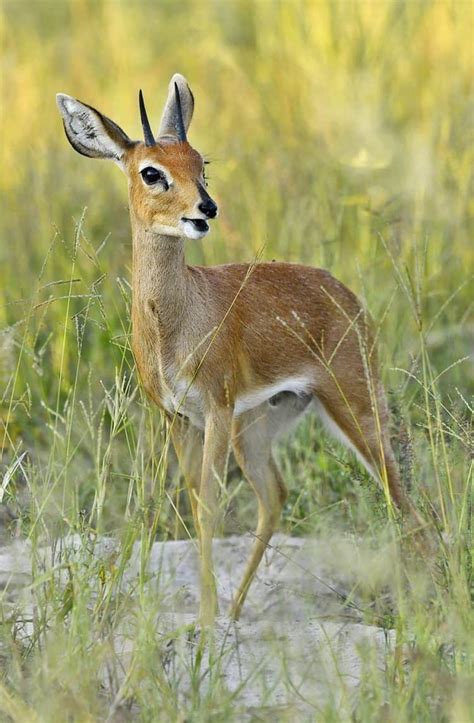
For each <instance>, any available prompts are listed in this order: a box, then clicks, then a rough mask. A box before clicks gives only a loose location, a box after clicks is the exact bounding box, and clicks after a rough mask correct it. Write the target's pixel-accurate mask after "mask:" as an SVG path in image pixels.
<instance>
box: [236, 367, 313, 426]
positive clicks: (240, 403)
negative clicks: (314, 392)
mask: <svg viewBox="0 0 474 723" xmlns="http://www.w3.org/2000/svg"><path fill="white" fill-rule="evenodd" d="M312 385H313V381H312V379H310V378H309V377H288V378H287V379H282V380H281V381H279V382H275V383H274V384H269V385H268V386H266V387H261V388H260V389H255V390H254V391H252V392H249V393H248V394H243V395H242V396H241V397H237V399H236V400H235V407H234V416H235V417H238V416H239V415H240V414H243V413H244V412H247V411H248V410H249V409H254V407H258V406H259V404H263V402H266V401H267V400H268V399H270V397H273V396H275V394H279V393H280V392H292V393H293V394H298V395H303V394H308V393H309V392H311V387H312Z"/></svg>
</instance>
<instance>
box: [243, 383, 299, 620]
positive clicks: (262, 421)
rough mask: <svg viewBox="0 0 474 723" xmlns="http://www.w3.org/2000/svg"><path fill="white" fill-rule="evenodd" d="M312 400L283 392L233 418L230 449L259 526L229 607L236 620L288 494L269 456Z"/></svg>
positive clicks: (275, 465) (272, 459)
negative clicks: (251, 492) (248, 489)
mask: <svg viewBox="0 0 474 723" xmlns="http://www.w3.org/2000/svg"><path fill="white" fill-rule="evenodd" d="M311 400H312V397H311V396H309V395H308V396H306V397H297V396H296V395H295V394H291V393H289V392H284V393H281V394H279V395H276V396H275V397H272V398H271V399H269V400H268V402H265V403H264V404H261V405H260V406H259V407H256V408H255V409H252V410H250V411H248V412H246V413H245V414H242V415H241V416H240V417H237V418H236V419H234V423H233V430H232V446H233V450H234V455H235V458H236V460H237V463H238V464H239V466H240V468H241V470H242V472H243V473H244V475H245V477H246V478H247V479H248V481H249V482H250V484H251V485H252V487H253V489H254V491H255V494H256V496H257V502H258V523H257V529H256V531H255V539H254V543H253V547H252V550H251V553H250V558H249V560H248V562H247V566H246V568H245V572H244V576H243V578H242V581H241V583H240V585H239V587H238V590H237V593H236V595H235V598H234V602H233V604H232V609H231V615H232V617H233V618H234V619H238V618H239V615H240V611H241V609H242V605H243V603H244V600H245V598H246V596H247V592H248V589H249V587H250V584H251V582H252V580H253V578H254V576H255V572H256V570H257V567H258V565H259V563H260V560H261V559H262V556H263V554H264V552H265V549H266V547H267V545H268V543H269V541H270V539H271V537H272V535H273V533H274V531H275V529H276V527H277V525H278V522H279V520H280V516H281V511H282V508H283V505H284V503H285V500H286V497H287V491H286V487H285V484H284V482H283V479H282V476H281V473H280V470H279V469H278V466H277V464H276V462H275V459H274V457H273V453H272V443H273V441H274V440H275V439H276V438H277V437H278V436H279V435H280V434H282V433H283V432H285V431H287V430H288V429H289V428H291V426H292V424H293V423H294V422H295V421H296V420H297V419H298V418H299V417H300V416H301V415H302V414H303V413H304V411H305V410H306V408H307V407H308V405H309V403H310V402H311Z"/></svg>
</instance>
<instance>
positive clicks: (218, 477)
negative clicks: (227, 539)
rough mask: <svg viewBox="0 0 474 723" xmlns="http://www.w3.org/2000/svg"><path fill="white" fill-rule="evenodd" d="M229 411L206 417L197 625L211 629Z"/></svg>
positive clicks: (214, 603)
mask: <svg viewBox="0 0 474 723" xmlns="http://www.w3.org/2000/svg"><path fill="white" fill-rule="evenodd" d="M231 426H232V411H231V410H229V409H218V410H215V409H214V410H213V411H212V413H210V414H209V415H208V416H207V417H206V427H205V432H204V455H203V463H202V474H201V487H200V490H199V501H198V520H199V529H200V545H201V547H200V551H201V605H200V611H199V618H200V622H201V624H202V625H204V626H209V625H212V624H213V622H214V619H215V616H216V614H217V612H218V606H217V592H216V582H215V575H214V565H213V561H212V538H213V536H214V533H215V529H216V526H217V520H218V490H219V485H221V484H222V482H223V479H224V474H225V470H226V466H227V459H228V456H229V448H230V435H231Z"/></svg>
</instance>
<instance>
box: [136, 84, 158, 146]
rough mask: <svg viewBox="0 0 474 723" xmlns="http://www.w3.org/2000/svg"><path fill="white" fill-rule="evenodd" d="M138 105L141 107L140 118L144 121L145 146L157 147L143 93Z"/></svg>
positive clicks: (140, 94) (139, 94) (140, 93)
mask: <svg viewBox="0 0 474 723" xmlns="http://www.w3.org/2000/svg"><path fill="white" fill-rule="evenodd" d="M138 104H139V106H140V118H141V121H142V127H143V135H144V137H145V145H147V146H156V141H155V137H154V135H153V131H152V130H151V126H150V121H149V120H148V116H147V114H146V109H145V101H144V100H143V93H142V92H141V90H140V92H139V93H138Z"/></svg>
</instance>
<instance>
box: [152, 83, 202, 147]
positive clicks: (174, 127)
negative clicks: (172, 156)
mask: <svg viewBox="0 0 474 723" xmlns="http://www.w3.org/2000/svg"><path fill="white" fill-rule="evenodd" d="M175 84H176V86H177V88H178V93H179V100H180V101H181V115H182V118H183V123H184V128H185V130H186V132H187V130H188V128H189V124H190V123H191V118H192V117H193V110H194V96H193V94H192V93H191V90H190V88H189V85H188V83H187V80H186V78H184V77H183V76H182V75H180V74H179V73H175V74H174V75H173V77H172V78H171V80H170V84H169V86H168V97H167V99H166V103H165V108H164V110H163V115H162V116H161V122H160V130H159V131H158V138H162V137H163V136H173V137H175V138H176V137H179V132H178V129H179V127H180V118H179V108H178V105H177V100H176V89H175Z"/></svg>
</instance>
